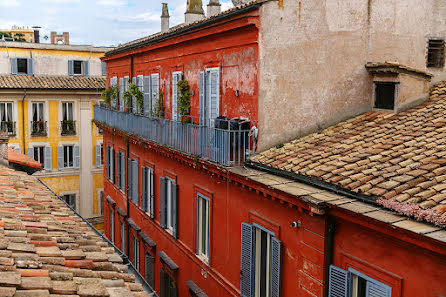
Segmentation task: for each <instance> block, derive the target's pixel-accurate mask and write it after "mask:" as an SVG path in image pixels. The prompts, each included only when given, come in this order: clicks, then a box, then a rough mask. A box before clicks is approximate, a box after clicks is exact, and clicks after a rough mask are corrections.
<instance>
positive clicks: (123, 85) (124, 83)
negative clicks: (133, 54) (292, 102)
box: [119, 76, 129, 110]
mask: <svg viewBox="0 0 446 297" xmlns="http://www.w3.org/2000/svg"><path fill="white" fill-rule="evenodd" d="M128 89H129V77H128V76H126V77H123V78H120V79H119V109H120V110H124V105H125V99H124V93H125V92H126V91H127V90H128Z"/></svg>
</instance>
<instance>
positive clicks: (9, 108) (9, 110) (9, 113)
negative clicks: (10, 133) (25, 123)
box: [6, 103, 12, 121]
mask: <svg viewBox="0 0 446 297" xmlns="http://www.w3.org/2000/svg"><path fill="white" fill-rule="evenodd" d="M6 120H7V121H12V103H8V114H7V118H6Z"/></svg>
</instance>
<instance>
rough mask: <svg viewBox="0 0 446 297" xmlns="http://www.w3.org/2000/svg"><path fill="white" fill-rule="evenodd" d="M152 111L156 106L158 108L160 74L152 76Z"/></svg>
mask: <svg viewBox="0 0 446 297" xmlns="http://www.w3.org/2000/svg"><path fill="white" fill-rule="evenodd" d="M151 91H152V98H151V101H152V110H154V108H155V106H157V102H158V100H159V94H160V90H159V74H152V90H151Z"/></svg>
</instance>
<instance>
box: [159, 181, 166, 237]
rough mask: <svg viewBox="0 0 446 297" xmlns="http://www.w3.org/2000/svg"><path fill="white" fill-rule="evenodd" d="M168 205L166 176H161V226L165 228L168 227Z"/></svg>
mask: <svg viewBox="0 0 446 297" xmlns="http://www.w3.org/2000/svg"><path fill="white" fill-rule="evenodd" d="M166 206H167V203H166V178H165V177H160V226H161V228H163V229H166V227H167V213H166Z"/></svg>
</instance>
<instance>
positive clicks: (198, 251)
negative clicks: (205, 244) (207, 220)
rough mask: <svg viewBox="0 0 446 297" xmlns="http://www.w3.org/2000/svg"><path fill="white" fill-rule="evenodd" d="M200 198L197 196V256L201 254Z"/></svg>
mask: <svg viewBox="0 0 446 297" xmlns="http://www.w3.org/2000/svg"><path fill="white" fill-rule="evenodd" d="M200 199H201V198H200V197H199V196H197V221H196V224H197V225H196V226H195V227H196V228H195V229H196V233H195V234H197V236H196V237H197V238H196V241H197V242H196V244H197V247H196V253H197V255H199V254H200Z"/></svg>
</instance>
